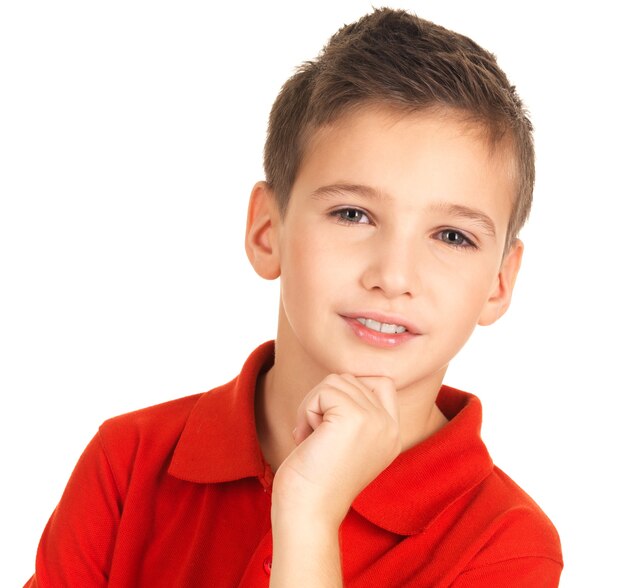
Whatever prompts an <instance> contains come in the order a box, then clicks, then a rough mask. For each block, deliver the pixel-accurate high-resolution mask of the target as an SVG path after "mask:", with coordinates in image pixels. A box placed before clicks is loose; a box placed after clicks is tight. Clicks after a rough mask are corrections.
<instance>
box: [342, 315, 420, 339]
mask: <svg viewBox="0 0 626 588" xmlns="http://www.w3.org/2000/svg"><path fill="white" fill-rule="evenodd" d="M341 316H342V317H343V318H347V319H355V320H356V319H358V318H366V319H368V318H369V319H372V320H375V321H377V322H379V323H388V324H392V325H398V326H402V327H404V328H405V329H406V330H407V332H408V333H410V334H411V335H421V333H420V330H419V329H418V327H417V325H415V324H414V323H412V322H411V321H410V320H408V319H407V318H405V317H403V316H401V315H399V314H387V313H383V312H378V311H375V310H372V311H370V310H364V311H361V312H344V313H341ZM359 324H360V323H359ZM369 330H371V329H369ZM385 334H389V333H385ZM397 334H398V335H402V334H403V333H397Z"/></svg>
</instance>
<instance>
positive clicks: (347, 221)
mask: <svg viewBox="0 0 626 588" xmlns="http://www.w3.org/2000/svg"><path fill="white" fill-rule="evenodd" d="M330 214H331V216H334V217H335V218H336V219H337V222H339V223H342V224H344V225H357V224H369V223H370V222H371V221H370V218H369V217H368V216H367V214H365V212H363V211H362V210H360V209H358V208H340V209H339V210H333V211H332V212H331V213H330Z"/></svg>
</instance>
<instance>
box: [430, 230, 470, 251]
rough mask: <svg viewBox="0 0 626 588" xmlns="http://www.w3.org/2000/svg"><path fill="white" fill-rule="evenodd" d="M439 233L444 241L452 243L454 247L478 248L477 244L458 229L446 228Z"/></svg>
mask: <svg viewBox="0 0 626 588" xmlns="http://www.w3.org/2000/svg"><path fill="white" fill-rule="evenodd" d="M438 235H440V239H441V240H442V241H443V242H444V243H447V244H448V245H452V247H459V248H473V249H476V245H475V244H474V243H473V242H472V241H470V239H468V238H467V237H466V236H465V235H464V234H463V233H461V231H457V230H456V229H444V230H443V231H440V232H439V233H438Z"/></svg>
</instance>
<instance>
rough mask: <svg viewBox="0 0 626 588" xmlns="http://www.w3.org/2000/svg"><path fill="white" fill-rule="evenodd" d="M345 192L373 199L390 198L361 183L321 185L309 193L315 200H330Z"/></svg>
mask: <svg viewBox="0 0 626 588" xmlns="http://www.w3.org/2000/svg"><path fill="white" fill-rule="evenodd" d="M346 193H350V194H354V195H356V196H362V197H364V198H372V199H375V200H390V197H389V195H388V194H385V193H384V192H382V191H381V190H377V189H376V188H372V187H371V186H364V185H362V184H330V185H329V186H321V187H319V188H317V189H316V190H314V191H313V192H312V193H311V197H312V198H315V199H316V200H330V199H332V198H337V197H339V196H342V195H345V194H346Z"/></svg>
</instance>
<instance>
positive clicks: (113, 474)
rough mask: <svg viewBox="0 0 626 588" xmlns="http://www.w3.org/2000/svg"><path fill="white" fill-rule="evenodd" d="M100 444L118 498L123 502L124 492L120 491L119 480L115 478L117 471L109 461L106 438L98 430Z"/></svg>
mask: <svg viewBox="0 0 626 588" xmlns="http://www.w3.org/2000/svg"><path fill="white" fill-rule="evenodd" d="M98 442H99V443H100V447H101V449H102V453H103V455H104V459H106V462H107V465H108V466H109V472H110V473H111V477H112V478H113V483H114V484H115V490H116V491H117V496H118V498H119V499H120V500H121V499H122V491H121V490H120V485H119V482H118V481H117V478H116V477H115V471H114V470H113V466H112V465H111V460H110V459H109V454H108V453H107V448H106V443H105V442H104V437H103V436H102V431H101V430H98Z"/></svg>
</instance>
